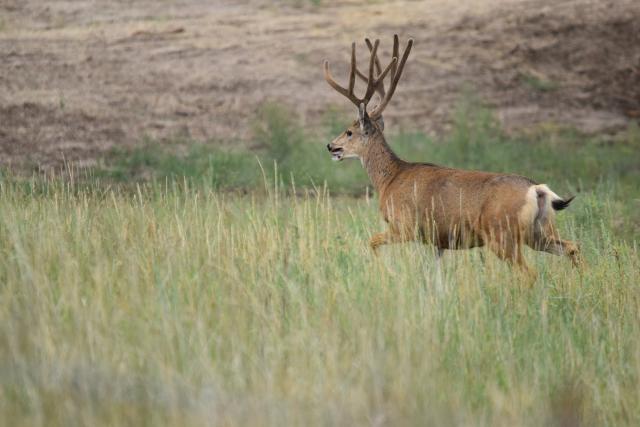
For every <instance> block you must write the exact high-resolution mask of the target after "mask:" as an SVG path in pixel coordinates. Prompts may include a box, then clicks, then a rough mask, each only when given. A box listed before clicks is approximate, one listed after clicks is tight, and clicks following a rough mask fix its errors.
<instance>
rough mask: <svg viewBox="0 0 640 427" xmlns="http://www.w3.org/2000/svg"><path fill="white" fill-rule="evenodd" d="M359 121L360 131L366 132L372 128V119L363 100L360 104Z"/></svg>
mask: <svg viewBox="0 0 640 427" xmlns="http://www.w3.org/2000/svg"><path fill="white" fill-rule="evenodd" d="M358 122H360V131H361V132H362V133H364V134H366V133H368V132H369V130H370V129H371V120H370V119H369V115H368V114H367V109H366V107H365V106H364V103H362V102H361V103H360V105H359V106H358Z"/></svg>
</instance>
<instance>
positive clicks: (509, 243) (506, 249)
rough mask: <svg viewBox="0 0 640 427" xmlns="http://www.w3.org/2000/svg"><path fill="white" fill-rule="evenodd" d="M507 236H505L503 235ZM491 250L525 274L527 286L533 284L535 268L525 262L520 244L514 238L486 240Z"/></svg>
mask: <svg viewBox="0 0 640 427" xmlns="http://www.w3.org/2000/svg"><path fill="white" fill-rule="evenodd" d="M503 237H507V236H503ZM487 246H488V247H489V249H490V250H491V252H493V253H494V254H496V256H497V257H498V258H500V259H501V260H503V261H506V262H508V263H509V264H510V265H513V266H515V267H517V268H518V269H519V270H520V272H522V273H523V274H524V276H525V280H526V282H527V283H528V285H529V286H533V284H534V283H535V282H536V279H537V278H538V273H537V272H536V270H535V269H534V268H532V267H530V266H529V264H527V261H526V260H525V258H524V254H523V253H522V244H520V243H519V241H518V239H516V238H502V239H491V240H489V242H488V245H487Z"/></svg>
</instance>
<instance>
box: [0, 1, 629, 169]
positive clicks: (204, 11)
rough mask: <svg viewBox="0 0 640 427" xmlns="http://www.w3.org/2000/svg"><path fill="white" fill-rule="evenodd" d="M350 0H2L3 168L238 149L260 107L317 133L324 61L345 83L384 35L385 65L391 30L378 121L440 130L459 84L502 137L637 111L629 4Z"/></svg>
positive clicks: (602, 128) (619, 125)
mask: <svg viewBox="0 0 640 427" xmlns="http://www.w3.org/2000/svg"><path fill="white" fill-rule="evenodd" d="M359 3H361V2H357V3H356V2H354V1H340V2H329V1H326V2H323V3H321V4H320V6H314V5H313V4H312V3H307V2H306V1H305V0H299V1H298V2H293V1H290V2H286V1H282V2H235V3H231V2H222V1H219V0H218V1H214V2H211V1H210V0H164V1H158V0H139V1H134V2H131V1H123V0H121V1H109V2H107V1H103V2H96V1H90V0H75V1H71V0H67V1H63V0H58V1H55V2H42V1H40V0H4V1H3V2H2V3H0V156H1V163H3V164H5V165H6V164H13V165H20V166H25V165H40V166H44V167H47V166H52V165H58V164H60V162H62V161H63V160H64V159H66V160H72V161H81V162H83V163H84V164H92V163H93V162H95V161H96V160H97V159H99V157H100V155H101V154H103V153H104V152H105V151H106V150H108V149H110V148H111V147H113V146H131V145H133V144H136V143H139V142H140V141H142V140H143V139H144V138H145V137H151V138H158V139H160V140H162V139H166V138H174V137H176V136H180V137H188V138H194V139H196V140H201V141H209V140H214V141H219V142H221V141H237V140H247V139H248V138H250V129H251V126H250V120H251V117H252V116H254V115H255V112H256V110H257V108H258V107H259V106H260V104H261V103H263V102H265V101H269V100H272V101H278V102H282V103H285V104H287V105H289V106H290V107H291V108H292V109H295V111H296V112H298V113H299V114H300V117H301V123H300V124H301V125H305V126H314V125H315V124H316V123H317V122H318V120H319V118H320V117H321V115H322V114H323V112H324V111H326V110H327V108H328V107H329V106H330V105H335V106H337V107H338V108H340V109H342V110H344V111H351V107H350V106H349V105H348V101H346V100H344V99H342V98H340V97H339V96H338V95H337V94H336V93H335V92H333V91H332V90H330V89H329V88H328V86H327V85H326V83H325V82H324V80H323V78H322V70H321V63H322V60H323V59H324V58H329V59H330V60H331V61H332V68H333V71H334V74H335V75H336V76H339V78H340V79H346V61H347V59H348V53H349V48H348V46H349V43H350V42H351V41H352V40H358V41H361V40H362V39H363V37H364V36H365V35H370V36H378V37H380V38H381V39H382V40H381V42H382V54H383V55H384V57H385V58H386V57H387V55H388V53H389V45H390V40H391V36H392V34H393V33H394V32H397V33H399V34H400V35H401V38H402V39H403V40H405V39H406V38H407V37H413V38H414V39H415V41H416V43H415V46H414V49H413V53H412V55H411V57H410V60H409V63H408V66H407V69H406V72H405V75H404V77H403V80H402V82H401V84H400V86H399V89H398V91H397V92H396V95H395V97H394V100H393V101H392V103H391V105H390V106H389V108H388V109H387V113H386V115H385V118H386V121H387V125H388V127H390V128H393V126H396V125H398V124H399V123H402V124H403V125H404V126H406V127H411V128H418V129H422V130H424V131H426V132H430V133H439V132H442V131H444V130H446V128H447V124H448V120H449V117H450V113H451V109H452V107H453V106H454V105H455V102H456V100H457V99H458V98H459V97H460V96H462V95H461V94H462V93H463V92H464V88H467V87H469V88H471V90H472V91H474V92H476V93H478V94H479V96H480V97H481V98H482V99H484V100H487V102H489V103H490V104H491V105H493V106H494V107H495V109H496V111H497V113H498V117H499V118H500V120H501V121H502V123H503V125H504V126H505V127H506V128H507V129H518V130H521V129H523V128H524V129H526V128H530V127H535V126H538V125H539V124H540V123H555V124H559V125H562V126H575V127H577V128H578V129H580V130H582V131H584V132H587V133H603V132H607V133H615V132H617V131H619V130H620V129H623V128H625V127H626V126H627V125H628V123H629V122H630V121H631V120H637V119H638V117H640V2H638V1H637V0H615V1H614V0H611V1H604V0H603V1H597V0H573V1H551V0H537V1H516V0H502V1H500V0H461V1H457V2H451V1H447V0H431V1H429V2H418V1H392V2H380V3H378V2H371V3H367V4H366V5H362V4H359ZM359 46H360V52H362V54H363V56H362V58H364V46H363V45H362V44H360V45H359ZM348 119H350V116H349V115H345V122H346V121H348Z"/></svg>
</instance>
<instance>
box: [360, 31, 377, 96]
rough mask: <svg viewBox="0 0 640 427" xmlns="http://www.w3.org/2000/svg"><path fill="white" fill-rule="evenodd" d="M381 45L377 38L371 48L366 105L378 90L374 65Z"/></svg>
mask: <svg viewBox="0 0 640 427" xmlns="http://www.w3.org/2000/svg"><path fill="white" fill-rule="evenodd" d="M379 45H380V40H378V39H376V41H374V42H373V49H371V57H370V58H369V79H368V82H367V91H366V92H365V94H364V99H363V101H362V102H364V105H367V104H368V103H369V101H370V100H371V97H372V96H373V94H374V93H375V91H376V79H375V77H374V73H375V71H374V66H375V62H376V54H377V52H378V46H379Z"/></svg>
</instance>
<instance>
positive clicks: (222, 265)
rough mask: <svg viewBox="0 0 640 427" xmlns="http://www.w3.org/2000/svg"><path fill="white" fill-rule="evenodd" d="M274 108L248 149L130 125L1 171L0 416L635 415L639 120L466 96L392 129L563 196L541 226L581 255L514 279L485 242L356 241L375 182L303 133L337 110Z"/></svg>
mask: <svg viewBox="0 0 640 427" xmlns="http://www.w3.org/2000/svg"><path fill="white" fill-rule="evenodd" d="M289 116H290V114H288V113H287V112H286V111H285V110H283V109H282V108H281V107H278V106H274V105H269V106H266V107H265V109H264V110H263V111H262V112H261V113H260V115H259V117H257V118H256V124H255V126H256V129H255V134H256V142H255V149H253V150H246V149H242V148H234V149H229V150H223V149H222V148H213V147H218V146H217V145H216V146H214V145H212V144H194V143H189V142H185V141H178V142H176V143H175V144H164V145H158V144H154V142H153V141H150V142H149V143H148V144H146V145H143V146H141V147H140V148H136V149H134V150H132V151H116V152H113V153H112V155H111V157H110V158H109V159H108V160H106V161H105V162H104V164H102V165H100V167H98V168H96V169H94V170H92V171H89V172H87V171H84V172H78V171H74V170H73V168H72V167H70V168H69V170H68V173H67V174H66V176H65V177H64V178H60V177H58V178H51V177H48V178H47V177H40V176H39V177H33V178H30V179H25V178H19V177H16V176H12V175H10V174H8V173H5V174H3V176H2V178H1V180H0V417H1V418H0V419H2V420H3V424H5V425H438V426H442V425H492V426H493V425H498V426H499V425H504V426H512V425H523V426H526V425H578V424H576V423H581V424H583V425H616V426H619V425H638V424H640V401H639V400H638V395H639V394H640V340H639V339H638V337H639V336H640V286H639V285H638V284H639V283H640V257H639V253H638V252H639V248H638V241H639V235H640V231H639V230H640V216H639V214H638V211H639V209H638V208H640V188H639V185H638V184H639V183H640V169H638V165H639V164H640V162H638V152H639V150H640V132H639V131H638V129H637V127H634V126H631V127H630V128H629V130H628V132H627V133H626V134H625V135H622V136H619V137H618V138H617V139H616V140H609V139H604V138H597V137H585V136H583V135H580V134H578V133H576V132H575V131H572V130H571V129H563V128H559V127H557V126H551V125H550V126H548V127H543V128H537V129H535V130H534V131H531V132H529V133H526V134H519V135H507V134H506V133H505V132H503V131H502V130H501V129H500V128H499V126H497V124H496V122H495V120H494V119H493V118H492V115H491V112H490V111H489V110H486V109H483V108H481V107H479V106H477V105H467V104H464V105H461V106H460V107H459V109H458V112H457V113H456V117H455V118H454V120H453V128H452V131H451V132H450V134H449V135H447V136H445V137H444V138H442V139H435V138H429V137H427V136H425V135H422V134H419V133H412V132H403V131H398V132H397V133H395V134H391V135H392V136H391V138H390V142H391V145H392V146H393V147H394V149H397V151H398V153H399V154H401V155H402V156H403V157H405V158H410V159H412V160H423V161H432V162H436V163H442V164H446V165H450V166H457V167H467V168H479V169H488V170H495V171H510V172H517V173H521V174H524V175H527V176H530V177H532V178H534V179H537V180H539V181H542V182H546V183H548V184H550V186H551V187H552V188H553V189H554V191H556V192H558V193H559V194H561V195H567V194H570V193H574V194H577V198H576V200H575V202H574V203H573V204H572V206H571V208H570V209H568V210H567V211H564V212H562V214H560V215H559V216H558V219H559V227H560V229H561V231H562V234H563V236H565V238H569V239H575V240H577V241H579V242H580V244H581V246H582V250H583V252H584V256H585V259H586V264H587V266H586V267H585V269H584V270H576V269H573V268H572V267H571V265H570V262H568V261H567V260H565V259H561V258H557V257H553V256H551V255H546V254H538V253H533V252H532V251H528V252H527V254H526V256H527V258H528V259H529V260H530V261H531V263H532V264H533V265H535V267H536V269H537V270H538V272H539V274H540V277H539V279H538V281H537V283H536V284H535V286H533V287H532V288H529V287H527V286H523V284H522V283H520V282H519V280H518V276H517V275H515V274H514V273H513V272H512V271H510V269H509V268H508V267H507V266H506V265H505V264H503V263H501V262H500V261H498V260H496V259H495V257H493V256H492V255H490V254H489V253H485V252H484V251H483V250H472V251H464V252H449V253H446V254H445V256H444V257H443V259H442V260H441V262H439V263H438V262H436V259H435V257H434V251H433V249H432V248H430V247H426V246H423V245H419V244H405V245H398V246H390V247H385V248H384V249H383V250H382V251H381V254H380V256H379V257H374V256H373V255H372V254H371V253H370V250H369V248H368V246H367V241H368V238H369V237H370V236H371V235H372V234H373V233H375V232H377V231H380V230H382V227H383V224H382V221H381V219H380V218H379V215H378V212H377V204H376V198H375V195H373V194H371V192H370V191H369V190H367V179H366V176H365V175H364V173H363V172H362V171H361V170H360V165H359V164H357V162H353V163H352V164H346V162H343V163H342V164H333V163H331V162H330V161H329V159H328V157H329V156H328V155H327V154H326V152H325V148H324V145H325V144H326V139H327V137H328V136H329V135H331V134H332V133H335V132H336V131H337V130H339V129H340V128H341V126H342V125H343V124H344V123H342V124H341V123H340V120H339V119H338V117H337V116H336V115H332V114H330V115H328V116H327V120H326V126H325V129H322V130H320V131H318V132H317V133H314V134H311V133H310V134H305V133H303V132H301V131H298V130H296V129H297V128H296V127H295V126H294V123H295V120H292V119H288V118H287V117H289ZM176 147H180V150H178V149H177V148H176ZM184 147H186V149H184ZM274 164H275V166H274Z"/></svg>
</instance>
